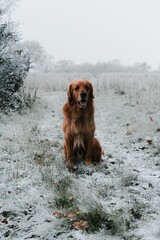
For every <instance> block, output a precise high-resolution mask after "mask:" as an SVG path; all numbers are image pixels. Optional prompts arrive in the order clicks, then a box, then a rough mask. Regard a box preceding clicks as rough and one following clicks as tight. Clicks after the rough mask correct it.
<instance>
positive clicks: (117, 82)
mask: <svg viewBox="0 0 160 240" xmlns="http://www.w3.org/2000/svg"><path fill="white" fill-rule="evenodd" d="M82 77H83V78H89V79H90V80H91V81H92V82H93V86H94V90H95V94H94V95H95V120H96V136H97V138H98V139H99V140H100V142H101V144H102V146H103V149H104V153H105V154H104V156H103V161H102V163H101V165H100V166H90V167H86V166H84V165H79V166H78V169H77V170H76V171H75V172H74V173H70V172H68V170H67V168H66V165H65V161H64V156H63V148H62V146H63V132H62V129H61V125H62V112H61V109H62V106H63V104H64V103H65V101H66V89H67V85H68V83H69V82H70V81H72V80H74V79H78V78H82ZM26 87H27V88H29V89H34V88H38V91H37V101H36V103H35V105H34V106H33V108H32V109H31V110H26V111H25V112H24V113H23V114H19V115H18V114H17V113H11V114H10V115H7V116H6V115H3V114H0V193H1V194H0V239H2V240H3V239H7V240H23V239H35V240H52V239H60V240H62V239H64V240H65V239H74V240H88V239H89V240H92V239H95V240H120V239H123V240H140V239H142V240H159V239H160V207H159V206H160V120H159V119H160V75H159V74H156V73H155V74H151V73H150V74H137V75H136V74H104V75H100V76H90V75H88V74H83V75H79V74H67V75H65V74H57V75H56V74H55V75H36V74H33V75H32V76H30V77H29V78H28V81H27V82H26Z"/></svg>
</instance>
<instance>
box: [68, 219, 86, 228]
mask: <svg viewBox="0 0 160 240" xmlns="http://www.w3.org/2000/svg"><path fill="white" fill-rule="evenodd" d="M72 226H73V228H75V229H81V230H85V229H86V228H88V227H89V226H88V222H87V221H82V220H80V221H79V222H74V223H73V224H72Z"/></svg>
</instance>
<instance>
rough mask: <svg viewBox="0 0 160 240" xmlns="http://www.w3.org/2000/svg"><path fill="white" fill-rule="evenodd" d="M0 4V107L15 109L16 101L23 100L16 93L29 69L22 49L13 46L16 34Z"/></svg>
mask: <svg viewBox="0 0 160 240" xmlns="http://www.w3.org/2000/svg"><path fill="white" fill-rule="evenodd" d="M8 2H9V1H7V3H8ZM2 3H3V4H2ZM7 3H6V4H7ZM0 6H1V7H0V109H1V110H4V109H6V108H12V109H15V108H16V105H17V104H18V103H21V105H22V102H23V100H24V99H23V98H22V97H19V96H18V94H17V93H18V92H19V91H20V88H21V86H22V85H23V80H24V78H25V77H26V74H27V71H28V70H29V69H27V65H26V60H27V59H26V56H25V54H24V53H23V50H22V49H16V47H15V46H16V44H17V42H18V35H17V33H16V32H15V30H14V25H13V23H8V21H7V20H6V19H5V16H4V15H5V12H6V8H7V5H5V4H4V1H2V0H0ZM8 7H9V6H8Z"/></svg>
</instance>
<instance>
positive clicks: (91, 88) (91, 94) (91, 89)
mask: <svg viewBox="0 0 160 240" xmlns="http://www.w3.org/2000/svg"><path fill="white" fill-rule="evenodd" d="M89 83H90V91H91V93H90V96H91V98H94V95H93V86H92V83H91V82H89Z"/></svg>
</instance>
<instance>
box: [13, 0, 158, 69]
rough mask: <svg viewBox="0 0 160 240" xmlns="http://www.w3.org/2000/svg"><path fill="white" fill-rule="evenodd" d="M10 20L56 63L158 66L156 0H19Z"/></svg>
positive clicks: (23, 37)
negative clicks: (108, 63) (40, 46)
mask: <svg viewBox="0 0 160 240" xmlns="http://www.w3.org/2000/svg"><path fill="white" fill-rule="evenodd" d="M17 5H18V6H17V7H16V8H15V9H14V15H13V19H14V20H16V21H17V22H18V23H20V26H19V31H20V32H21V34H22V39H23V41H25V40H38V41H39V42H40V43H41V45H42V46H43V47H44V48H45V50H46V51H47V52H48V53H51V54H52V55H53V56H54V58H55V61H58V60H60V59H67V60H74V61H75V63H81V62H92V63H96V62H104V61H109V60H112V59H120V61H121V63H122V64H133V63H135V62H143V61H147V62H148V63H149V64H150V65H152V67H153V68H155V67H157V66H158V63H160V0H21V1H20V2H19V3H18V4H17Z"/></svg>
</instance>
